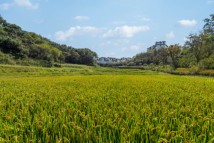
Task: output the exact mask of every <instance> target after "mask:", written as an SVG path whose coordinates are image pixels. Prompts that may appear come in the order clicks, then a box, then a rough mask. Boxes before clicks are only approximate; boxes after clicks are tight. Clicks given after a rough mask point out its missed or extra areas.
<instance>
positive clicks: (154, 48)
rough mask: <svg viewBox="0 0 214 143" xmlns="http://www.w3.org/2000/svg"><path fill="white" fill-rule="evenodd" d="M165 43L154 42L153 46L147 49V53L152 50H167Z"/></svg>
mask: <svg viewBox="0 0 214 143" xmlns="http://www.w3.org/2000/svg"><path fill="white" fill-rule="evenodd" d="M167 47H168V46H167V45H166V41H159V42H156V43H155V45H153V46H151V47H149V48H147V52H150V51H153V50H160V49H162V48H167Z"/></svg>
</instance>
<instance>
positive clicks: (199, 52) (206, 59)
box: [132, 14, 214, 69]
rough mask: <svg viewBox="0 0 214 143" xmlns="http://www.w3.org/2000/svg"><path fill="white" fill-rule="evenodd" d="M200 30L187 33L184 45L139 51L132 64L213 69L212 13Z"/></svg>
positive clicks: (213, 29) (213, 25)
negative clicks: (194, 32)
mask: <svg viewBox="0 0 214 143" xmlns="http://www.w3.org/2000/svg"><path fill="white" fill-rule="evenodd" d="M204 22H205V24H204V26H203V29H202V31H201V32H199V33H196V34H189V35H188V36H187V41H186V42H185V44H184V46H180V45H179V44H175V45H170V46H168V47H167V48H162V49H160V50H156V49H155V50H153V51H150V52H145V53H139V54H137V55H136V56H134V57H133V62H132V65H145V64H147V65H149V64H155V65H171V66H172V67H173V68H174V69H176V68H190V67H193V66H197V67H199V68H202V69H214V14H211V15H210V17H209V18H206V19H205V20H204Z"/></svg>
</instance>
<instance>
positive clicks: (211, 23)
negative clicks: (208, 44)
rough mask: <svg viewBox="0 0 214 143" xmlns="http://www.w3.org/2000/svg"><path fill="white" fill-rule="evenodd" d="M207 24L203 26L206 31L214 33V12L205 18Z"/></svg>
mask: <svg viewBox="0 0 214 143" xmlns="http://www.w3.org/2000/svg"><path fill="white" fill-rule="evenodd" d="M204 22H205V25H204V27H203V29H204V32H205V33H208V34H211V35H214V14H211V15H210V18H206V19H204Z"/></svg>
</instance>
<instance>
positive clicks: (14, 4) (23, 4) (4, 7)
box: [0, 0, 39, 10]
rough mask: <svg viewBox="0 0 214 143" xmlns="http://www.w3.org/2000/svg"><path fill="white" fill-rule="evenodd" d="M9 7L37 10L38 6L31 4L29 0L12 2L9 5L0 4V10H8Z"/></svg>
mask: <svg viewBox="0 0 214 143" xmlns="http://www.w3.org/2000/svg"><path fill="white" fill-rule="evenodd" d="M11 7H23V8H27V9H37V8H38V7H39V5H38V4H34V3H32V2H31V1H30V0H14V1H13V2H11V3H3V4H0V9H2V10H8V9H9V8H11Z"/></svg>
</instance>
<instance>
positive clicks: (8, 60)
mask: <svg viewBox="0 0 214 143" xmlns="http://www.w3.org/2000/svg"><path fill="white" fill-rule="evenodd" d="M0 64H9V65H14V64H15V62H14V61H13V58H12V57H11V56H10V55H8V54H4V53H2V52H0Z"/></svg>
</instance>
